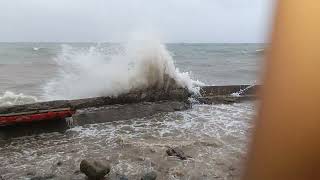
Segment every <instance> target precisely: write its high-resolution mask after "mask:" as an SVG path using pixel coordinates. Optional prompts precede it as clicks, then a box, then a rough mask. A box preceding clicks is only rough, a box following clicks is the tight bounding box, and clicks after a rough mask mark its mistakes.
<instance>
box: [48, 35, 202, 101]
mask: <svg viewBox="0 0 320 180" xmlns="http://www.w3.org/2000/svg"><path fill="white" fill-rule="evenodd" d="M55 62H56V63H57V65H58V66H59V71H58V74H57V76H56V77H54V78H53V79H51V80H50V81H49V82H48V83H46V85H45V86H44V88H43V89H44V99H47V100H48V99H49V100H52V99H76V98H86V97H95V96H117V95H119V94H122V93H127V92H129V91H131V90H136V89H140V90H143V89H147V88H157V89H162V90H167V89H170V88H174V87H183V88H188V89H189V90H190V91H192V92H197V90H198V89H197V88H195V87H196V86H199V85H203V84H202V83H201V82H200V81H194V80H192V79H191V78H190V76H189V73H187V72H180V71H179V69H177V68H176V67H175V65H174V61H173V58H172V57H171V55H170V53H169V51H168V50H167V49H166V47H165V46H164V45H163V44H161V43H160V42H159V41H157V40H144V41H134V42H130V43H128V44H126V45H125V46H123V47H122V50H121V51H116V52H112V51H104V52H102V51H101V49H100V48H99V47H90V48H89V49H87V50H84V49H74V48H73V47H71V46H67V45H64V46H62V52H61V53H60V55H59V56H58V57H57V58H55Z"/></svg>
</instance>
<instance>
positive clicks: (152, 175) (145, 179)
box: [141, 171, 157, 180]
mask: <svg viewBox="0 0 320 180" xmlns="http://www.w3.org/2000/svg"><path fill="white" fill-rule="evenodd" d="M155 179H157V173H156V172H154V171H152V172H149V173H146V174H144V175H143V176H142V178H141V180H155Z"/></svg>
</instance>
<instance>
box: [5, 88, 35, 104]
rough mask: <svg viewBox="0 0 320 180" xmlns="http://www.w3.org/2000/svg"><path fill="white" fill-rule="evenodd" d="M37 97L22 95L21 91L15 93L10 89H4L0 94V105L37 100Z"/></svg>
mask: <svg viewBox="0 0 320 180" xmlns="http://www.w3.org/2000/svg"><path fill="white" fill-rule="evenodd" d="M37 101H38V99H37V98H36V97H34V96H28V95H24V94H22V93H19V94H16V93H14V92H11V91H6V92H4V93H3V95H2V96H1V95H0V106H11V105H20V104H28V103H34V102H37Z"/></svg>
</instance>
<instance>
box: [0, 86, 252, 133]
mask: <svg viewBox="0 0 320 180" xmlns="http://www.w3.org/2000/svg"><path fill="white" fill-rule="evenodd" d="M257 88H258V86H249V85H233V86H204V87H201V89H200V94H198V95H193V94H191V93H189V92H188V91H187V90H186V89H181V88H178V89H171V90H168V91H163V90H156V89H149V90H145V91H134V92H130V93H127V94H123V95H120V96H117V97H95V98H86V99H78V100H57V101H48V102H39V103H33V104H25V105H18V106H9V107H1V108H0V116H1V115H7V114H10V113H11V114H12V113H13V114H14V113H23V112H34V113H36V112H37V111H40V110H50V109H57V108H71V109H73V110H76V113H75V114H74V115H73V117H72V118H67V120H65V119H57V120H54V121H52V120H50V121H40V122H35V123H25V124H15V125H10V126H3V127H0V135H1V136H2V138H8V137H17V136H25V135H31V134H38V133H43V132H56V131H62V132H63V131H65V130H66V129H68V128H70V127H74V126H78V125H80V126H81V125H85V124H95V123H104V122H113V121H119V120H128V119H132V118H143V117H148V116H152V115H154V114H157V113H162V112H173V111H182V110H186V109H188V108H191V107H192V104H191V102H190V101H189V98H190V97H192V98H193V99H194V100H195V101H196V102H198V103H204V104H219V103H227V104H229V103H236V102H241V101H244V100H252V99H254V98H255V91H256V90H257Z"/></svg>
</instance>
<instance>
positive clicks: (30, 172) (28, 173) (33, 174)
mask: <svg viewBox="0 0 320 180" xmlns="http://www.w3.org/2000/svg"><path fill="white" fill-rule="evenodd" d="M35 175H36V173H35V172H33V171H29V172H27V176H35ZM0 180H1V178H0Z"/></svg>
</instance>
